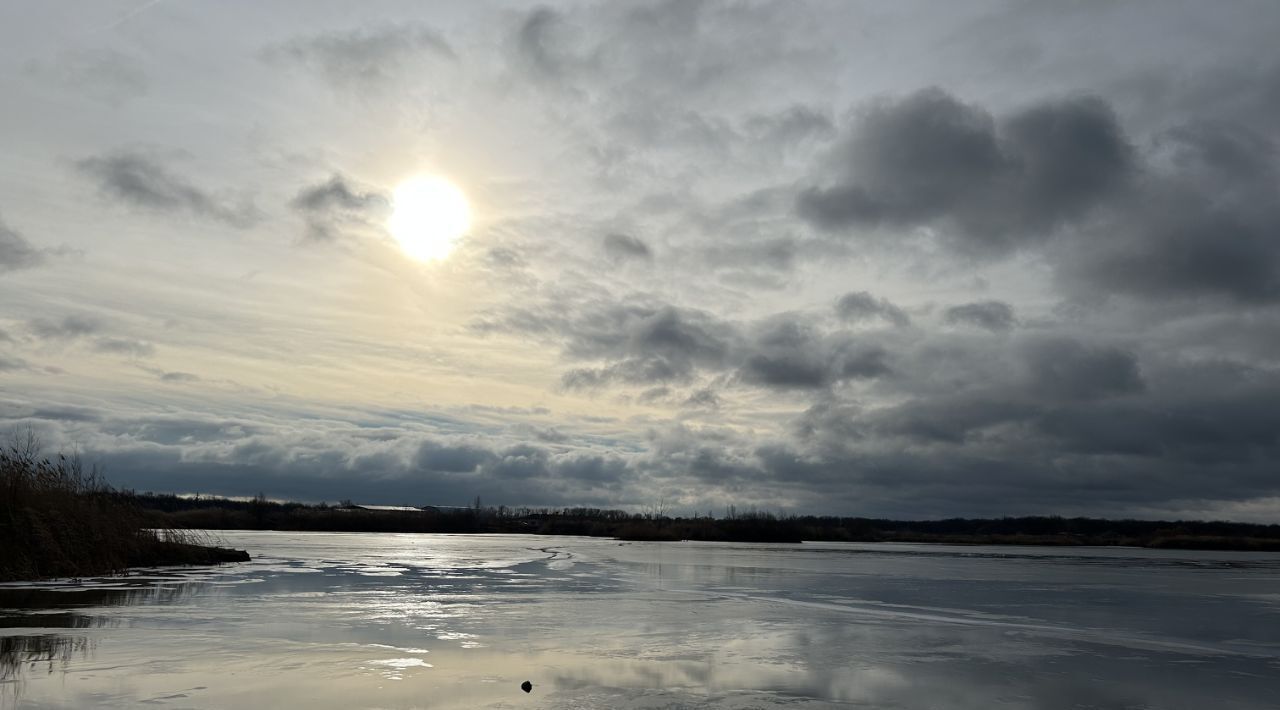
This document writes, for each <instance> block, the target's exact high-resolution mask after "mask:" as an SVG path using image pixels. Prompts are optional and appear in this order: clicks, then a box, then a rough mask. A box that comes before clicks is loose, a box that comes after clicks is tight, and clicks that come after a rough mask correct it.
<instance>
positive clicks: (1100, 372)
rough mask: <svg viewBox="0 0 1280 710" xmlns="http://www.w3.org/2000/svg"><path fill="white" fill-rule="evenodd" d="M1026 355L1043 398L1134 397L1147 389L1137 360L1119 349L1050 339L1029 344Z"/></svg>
mask: <svg viewBox="0 0 1280 710" xmlns="http://www.w3.org/2000/svg"><path fill="white" fill-rule="evenodd" d="M1023 355H1024V357H1025V358H1026V363H1027V366H1028V369H1029V371H1030V376H1031V381H1032V388H1033V389H1034V391H1035V392H1036V393H1037V394H1038V395H1040V396H1041V397H1043V398H1047V399H1051V400H1062V399H1097V398H1099V397H1107V396H1111V395H1121V394H1134V393H1137V392H1142V391H1143V390H1144V389H1145V387H1146V385H1145V383H1144V382H1143V380H1142V374H1141V372H1140V371H1139V369H1138V360H1137V358H1136V357H1135V356H1134V355H1133V353H1130V352H1127V351H1124V350H1121V349H1119V348H1116V347H1108V346H1103V347H1097V346H1088V345H1084V344H1082V343H1080V342H1078V341H1076V340H1072V339H1068V338H1047V339H1042V340H1037V341H1035V342H1032V343H1030V344H1029V345H1027V346H1026V347H1025V351H1024V353H1023Z"/></svg>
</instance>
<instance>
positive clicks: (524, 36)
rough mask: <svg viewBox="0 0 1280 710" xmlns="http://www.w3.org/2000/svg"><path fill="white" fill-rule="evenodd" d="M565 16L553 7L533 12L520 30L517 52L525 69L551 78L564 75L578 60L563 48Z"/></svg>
mask: <svg viewBox="0 0 1280 710" xmlns="http://www.w3.org/2000/svg"><path fill="white" fill-rule="evenodd" d="M563 25H564V16H563V15H561V14H560V13H559V12H557V11H556V10H553V9H551V8H549V7H545V6H544V7H537V8H534V9H533V10H531V11H530V12H529V14H528V15H526V16H525V18H524V19H523V20H522V21H521V23H520V26H519V27H518V28H517V29H516V35H515V49H516V55H517V57H518V59H519V60H520V61H521V63H522V64H523V68H525V69H526V70H528V71H530V72H532V73H534V74H535V75H540V76H543V77H548V78H555V77H559V76H561V75H562V74H563V73H564V72H565V71H566V70H567V69H568V65H569V64H571V63H572V62H574V61H576V59H575V58H572V57H570V56H568V55H567V53H566V51H565V50H564V49H563V45H564V41H563V38H562V37H560V36H558V35H561V34H562V33H563V32H564V29H563Z"/></svg>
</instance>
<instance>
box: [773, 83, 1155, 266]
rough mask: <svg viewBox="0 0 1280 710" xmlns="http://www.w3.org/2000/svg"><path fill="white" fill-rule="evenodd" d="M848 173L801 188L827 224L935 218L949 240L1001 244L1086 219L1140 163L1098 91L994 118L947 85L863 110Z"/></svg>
mask: <svg viewBox="0 0 1280 710" xmlns="http://www.w3.org/2000/svg"><path fill="white" fill-rule="evenodd" d="M841 151H842V152H841V154H840V156H839V158H840V163H841V165H840V170H841V176H840V178H839V179H838V180H837V181H836V182H835V183H834V184H831V185H829V186H827V187H810V188H807V189H805V190H804V191H802V192H801V193H800V196H799V201H798V203H797V205H798V209H799V213H800V215H801V216H802V217H803V218H805V219H807V220H809V221H810V222H812V223H814V224H815V225H817V226H819V227H822V228H824V229H831V230H841V229H845V228H848V227H878V226H886V227H907V226H915V225H936V226H937V227H938V229H939V230H940V231H941V233H942V238H943V239H944V240H946V241H947V242H948V243H951V244H952V245H953V246H956V247H957V248H960V249H962V250H965V251H972V252H977V253H984V254H988V253H1003V252H1007V251H1009V250H1012V249H1014V248H1016V247H1018V246H1020V245H1021V244H1024V243H1027V242H1029V241H1032V240H1038V239H1041V238H1043V237H1044V236H1045V235H1046V234H1047V233H1049V232H1052V231H1053V230H1054V229H1056V228H1057V227H1058V226H1060V225H1061V224H1063V223H1066V222H1070V221H1073V220H1079V219H1082V218H1083V217H1085V216H1086V215H1087V214H1088V213H1089V212H1090V210H1091V209H1092V208H1094V207H1096V206H1098V205H1100V204H1102V203H1103V202H1105V201H1106V200H1107V199H1108V198H1110V197H1112V196H1113V195H1114V193H1115V192H1116V191H1118V190H1119V189H1120V188H1121V187H1122V185H1123V184H1124V183H1125V181H1126V180H1127V178H1128V176H1129V175H1130V173H1131V172H1132V171H1133V156H1132V152H1133V151H1132V149H1131V148H1130V146H1129V143H1128V140H1127V139H1126V138H1125V136H1124V133H1123V131H1122V130H1121V128H1120V126H1119V124H1118V122H1117V119H1116V117H1115V114H1114V112H1112V110H1111V108H1110V107H1109V106H1108V105H1107V104H1106V102H1104V101H1103V100H1101V99H1099V98H1096V97H1077V98H1071V99H1064V100H1058V101H1050V102H1045V103H1040V104H1037V105H1034V106H1031V107H1030V108H1028V109H1026V110H1024V111H1021V112H1018V113H1014V114H1011V115H1009V116H1006V117H1004V118H1002V119H1001V120H997V119H996V118H994V117H993V116H992V115H991V114H990V113H988V112H987V111H986V110H985V109H983V108H981V107H979V106H975V105H972V104H966V103H963V102H961V101H959V100H957V99H956V98H954V97H952V96H951V95H949V94H947V93H946V92H944V91H942V90H940V89H926V90H923V91H920V92H917V93H915V94H912V95H910V96H907V97H905V98H903V99H901V100H898V101H885V102H881V103H878V104H875V105H873V106H871V107H869V108H868V109H866V110H865V111H864V112H863V113H862V115H861V116H860V118H859V120H858V121H857V123H856V125H855V126H854V127H853V130H852V134H851V136H850V137H849V138H848V140H847V141H846V142H845V145H844V146H843V147H842V149H841Z"/></svg>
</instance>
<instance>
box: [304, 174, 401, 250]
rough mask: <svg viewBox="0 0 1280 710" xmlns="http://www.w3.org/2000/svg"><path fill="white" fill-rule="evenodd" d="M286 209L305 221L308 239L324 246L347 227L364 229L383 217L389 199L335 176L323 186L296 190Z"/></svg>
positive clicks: (389, 204) (322, 184)
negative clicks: (291, 210)
mask: <svg viewBox="0 0 1280 710" xmlns="http://www.w3.org/2000/svg"><path fill="white" fill-rule="evenodd" d="M289 206H290V207H292V208H293V209H294V211H295V212H297V213H298V214H299V215H301V216H302V218H303V219H304V220H305V221H306V223H307V237H308V238H309V239H311V240H313V241H320V242H327V241H333V240H334V239H337V238H338V237H339V235H341V233H342V231H343V230H344V229H346V228H348V227H352V226H365V227H368V226H369V225H370V224H372V223H373V222H374V221H376V220H378V219H379V218H381V217H385V216H386V213H387V211H388V210H389V208H390V206H391V198H390V196H388V195H387V194H385V193H383V192H380V191H378V190H375V189H372V188H363V187H358V186H355V185H353V184H352V183H351V182H350V180H348V179H347V178H346V177H344V176H342V175H339V174H335V175H333V176H332V177H330V178H329V180H328V181H326V182H322V183H319V184H316V185H312V186H310V187H305V188H303V189H302V190H300V191H299V192H298V194H297V195H296V196H295V197H294V198H293V200H292V201H290V203H289Z"/></svg>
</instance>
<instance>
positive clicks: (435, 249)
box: [387, 175, 471, 261]
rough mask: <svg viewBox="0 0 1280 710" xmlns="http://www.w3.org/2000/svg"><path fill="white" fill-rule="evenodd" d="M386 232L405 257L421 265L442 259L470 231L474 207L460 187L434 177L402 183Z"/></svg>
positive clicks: (419, 178)
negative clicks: (406, 255) (388, 231)
mask: <svg viewBox="0 0 1280 710" xmlns="http://www.w3.org/2000/svg"><path fill="white" fill-rule="evenodd" d="M393 200H394V202H393V204H392V212H391V219H389V220H387V228H388V229H389V230H390V231H391V236H393V237H395V238H396V241H397V242H399V243H400V248H401V249H403V250H404V253H405V254H408V255H409V256H411V257H413V258H414V259H418V260H421V261H431V260H435V259H443V258H445V257H447V256H449V252H451V251H453V247H454V245H455V244H456V243H457V241H458V239H459V238H461V237H462V235H464V234H466V233H467V230H469V229H471V205H470V204H468V202H467V196H466V195H464V194H463V193H462V190H459V189H458V186H457V185H454V184H453V183H451V182H449V181H448V180H445V179H444V178H441V177H436V176H434V175H423V176H419V177H414V178H410V179H408V180H405V181H404V182H402V183H400V186H399V187H397V188H396V191H395V196H394V198H393Z"/></svg>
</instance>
